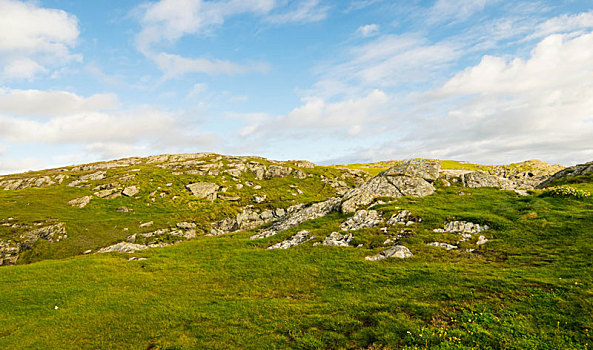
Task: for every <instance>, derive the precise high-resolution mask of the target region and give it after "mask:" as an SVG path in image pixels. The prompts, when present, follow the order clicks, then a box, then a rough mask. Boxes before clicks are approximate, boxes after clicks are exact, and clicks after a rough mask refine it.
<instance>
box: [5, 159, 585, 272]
mask: <svg viewBox="0 0 593 350" xmlns="http://www.w3.org/2000/svg"><path fill="white" fill-rule="evenodd" d="M386 164H389V167H388V168H386V169H385V170H384V171H382V172H380V173H379V174H378V175H376V176H374V177H371V176H370V175H369V174H368V173H367V172H365V171H364V170H360V169H351V168H343V167H321V166H316V165H315V164H313V163H311V162H308V161H302V160H298V161H297V160H295V161H286V162H280V161H273V160H268V159H264V158H260V157H234V156H224V155H218V154H213V153H196V154H182V155H158V156H150V157H145V158H141V157H133V158H126V159H120V160H115V161H109V162H99V163H93V164H86V165H78V166H71V167H63V168H58V169H51V170H47V171H41V172H31V173H25V174H15V175H8V176H3V177H0V188H3V189H4V191H9V192H15V193H17V192H18V193H21V192H22V193H23V194H26V195H28V196H35V195H36V194H39V193H42V192H38V191H40V190H42V189H47V191H48V192H47V193H48V194H53V195H52V196H53V197H52V198H51V199H49V200H50V203H48V202H43V203H40V202H37V205H39V206H48V205H50V206H51V207H55V206H57V207H59V209H58V211H56V212H53V213H50V214H49V215H48V214H47V212H45V210H43V209H41V208H40V209H39V213H37V214H38V215H37V218H36V221H35V222H27V220H26V219H22V218H18V217H17V218H15V217H6V218H1V217H0V221H2V220H3V221H2V222H1V225H2V226H0V227H4V228H5V229H3V230H0V265H2V264H4V265H6V264H14V263H16V262H17V261H19V257H20V256H21V254H22V253H23V252H24V253H27V252H28V253H29V255H27V254H25V255H26V257H27V258H26V259H24V260H22V259H21V261H29V260H31V258H32V257H33V256H36V255H39V253H38V252H37V253H35V250H36V249H41V250H47V251H49V252H55V251H56V250H63V247H64V246H65V245H68V242H69V244H70V246H69V247H68V249H65V250H67V251H68V252H67V253H64V254H65V255H70V254H83V253H84V254H88V253H94V252H100V253H102V252H112V251H120V252H134V251H137V250H142V249H146V248H149V247H160V246H165V245H169V244H174V243H176V242H180V241H184V240H188V239H193V238H196V237H198V236H201V235H222V234H227V233H232V232H241V231H245V230H254V229H257V228H258V227H260V226H263V227H265V228H263V229H260V230H258V231H256V232H255V233H254V234H253V235H252V236H251V239H252V240H255V239H262V238H268V237H272V236H275V235H276V234H278V233H281V232H284V231H287V230H291V229H293V228H297V227H299V226H300V225H302V224H304V223H305V222H308V221H310V220H314V219H319V218H322V217H324V216H327V215H329V214H332V213H343V214H345V215H348V214H349V213H354V217H353V218H354V219H355V222H357V224H352V225H353V227H357V228H358V229H359V228H366V227H372V226H376V224H378V223H380V222H390V221H389V220H391V221H393V220H395V219H393V218H391V219H389V218H383V217H378V216H377V213H376V212H373V211H370V212H369V211H368V209H369V208H370V207H372V206H373V205H376V204H380V203H383V200H384V199H388V198H400V197H405V196H410V197H423V196H428V195H431V194H433V193H434V192H435V186H445V187H446V186H452V185H455V186H462V187H466V188H479V187H496V188H500V189H503V190H514V191H517V193H519V194H521V195H527V192H526V190H533V189H535V188H537V187H539V186H543V184H545V183H546V182H549V181H550V179H554V178H559V177H562V176H566V174H582V173H587V172H588V171H589V170H590V168H591V166H588V165H583V166H578V167H577V168H575V170H574V171H570V170H569V169H566V170H561V169H562V167H560V166H551V165H548V164H546V163H544V162H541V161H527V162H524V163H517V164H512V165H511V166H494V167H490V168H487V169H485V170H476V169H447V168H442V167H441V163H440V162H439V161H437V160H426V159H410V160H404V161H397V162H390V163H386ZM363 168H364V167H363ZM558 170H561V171H560V172H558ZM23 191H25V192H23ZM31 191H33V192H31ZM44 193H45V192H44ZM55 201H58V202H59V203H54V202H55ZM29 204H30V203H29ZM29 204H28V205H29ZM68 208H71V209H68ZM171 211H174V212H175V214H173V215H166V213H168V212H171ZM99 212H100V213H102V214H99V215H102V217H101V218H99V220H98V221H99V223H100V225H99V226H102V227H101V229H100V230H104V229H106V226H108V225H111V224H107V222H108V221H110V220H111V221H112V223H116V225H115V227H114V228H113V229H110V233H109V234H107V235H101V236H102V237H90V238H89V236H88V235H89V234H90V233H87V232H82V231H81V229H80V225H81V224H82V225H84V221H85V220H90V216H93V215H95V214H98V213H99ZM14 216H17V215H14ZM21 216H22V215H21ZM78 216H80V217H78ZM396 216H397V215H396ZM73 217H74V218H75V219H72V218H73ZM77 217H78V218H77ZM138 218H141V220H138ZM388 219H389V220H388ZM95 220H96V219H95ZM103 220H105V222H103ZM68 221H70V222H68ZM396 221H397V220H396ZM45 222H47V223H45ZM52 222H58V223H57V224H51V223H52ZM370 222H371V223H375V224H370ZM407 222H414V221H409V220H407V221H406V220H403V223H404V224H406V223H407ZM33 225H38V226H43V227H46V228H42V229H41V231H39V230H40V229H33V228H32V226H33ZM118 227H119V228H118ZM43 230H46V231H47V232H46V231H43ZM69 234H70V238H68V237H69ZM332 235H333V236H332ZM64 239H66V241H64ZM39 240H41V241H43V242H45V243H44V244H35V243H36V242H37V241H39ZM294 241H295V242H298V244H300V243H303V242H305V241H307V239H305V236H304V234H302V233H301V236H299V237H297V238H295V239H294ZM346 241H347V239H346V238H345V236H340V235H339V234H338V233H335V232H334V233H332V234H331V235H330V236H328V237H325V241H324V242H326V243H324V244H329V245H343V242H346ZM392 241H394V242H395V240H392ZM89 242H91V243H90V244H89ZM336 242H342V243H339V244H338V243H336ZM50 243H51V244H50ZM48 244H50V246H53V245H55V246H56V247H53V248H48ZM282 246H283V247H287V246H291V244H284V245H282ZM58 247H61V248H58ZM398 251H400V250H398ZM48 254H49V253H48ZM40 255H41V256H43V254H40ZM403 255H406V254H403Z"/></svg>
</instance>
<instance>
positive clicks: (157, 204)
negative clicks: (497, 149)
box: [0, 154, 593, 349]
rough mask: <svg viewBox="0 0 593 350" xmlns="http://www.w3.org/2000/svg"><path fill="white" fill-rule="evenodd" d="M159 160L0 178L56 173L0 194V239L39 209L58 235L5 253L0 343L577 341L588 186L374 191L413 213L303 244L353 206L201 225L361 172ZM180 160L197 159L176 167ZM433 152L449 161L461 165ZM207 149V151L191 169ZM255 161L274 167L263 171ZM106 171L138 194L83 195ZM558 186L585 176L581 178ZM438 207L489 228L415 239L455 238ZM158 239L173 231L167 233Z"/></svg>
mask: <svg viewBox="0 0 593 350" xmlns="http://www.w3.org/2000/svg"><path fill="white" fill-rule="evenodd" d="M172 157H173V158H174V156H171V157H169V158H167V159H166V160H162V158H161V159H159V158H157V159H156V161H155V159H132V160H125V161H121V162H119V163H118V162H114V163H112V164H119V165H118V166H113V167H107V168H104V166H105V165H102V164H105V163H99V164H95V165H92V166H77V167H68V168H65V169H54V170H48V171H43V172H35V173H27V174H20V175H10V176H4V177H2V178H0V181H8V180H14V179H20V178H24V177H26V178H38V177H44V176H49V177H50V178H51V179H52V181H54V177H55V176H58V175H67V176H68V177H67V178H66V179H64V180H63V181H62V183H61V184H59V183H58V181H55V182H56V183H55V184H51V185H47V182H44V184H43V185H42V186H40V187H35V188H31V187H28V188H24V189H18V190H6V191H0V223H2V225H0V239H1V240H3V241H8V240H12V241H13V242H14V241H18V240H23V239H26V237H25V238H21V235H23V233H24V232H28V231H30V230H31V229H35V228H36V227H45V226H46V225H49V224H54V223H63V224H64V225H65V230H66V233H67V237H65V238H62V239H60V240H59V241H58V242H55V241H54V242H49V241H47V240H44V239H39V240H38V241H36V242H35V244H33V246H32V247H31V248H30V249H26V250H24V251H23V252H22V254H21V256H20V257H19V259H18V260H17V265H14V266H2V267H0V347H1V348H6V349H41V348H43V349H81V348H85V349H107V348H108V349H202V348H211V349H229V348H242V349H243V348H247V349H267V348H297V349H324V348H329V349H401V348H403V349H426V348H429V349H587V348H589V347H591V335H590V333H591V329H592V327H593V317H591V315H593V268H592V267H593V266H592V265H593V262H592V260H591V252H592V251H593V239H592V238H593V236H592V235H593V200H592V199H591V198H590V197H588V198H581V199H577V198H572V197H555V196H550V195H547V193H546V192H545V191H539V190H538V191H532V192H531V195H529V196H521V195H519V194H517V193H515V192H513V191H501V190H498V189H495V188H465V187H461V186H460V185H459V184H456V183H452V184H451V186H445V185H444V184H442V183H439V182H436V192H435V193H434V194H433V195H430V196H427V197H422V198H412V197H404V198H397V199H387V198H385V199H384V200H383V204H378V205H376V206H374V207H373V208H372V209H374V210H377V211H379V212H380V213H381V215H382V216H383V217H384V218H389V217H391V216H392V215H394V214H397V213H398V212H400V211H401V210H402V209H406V210H409V211H411V212H412V214H413V215H414V216H415V217H417V218H421V221H420V220H416V221H417V222H415V223H412V224H411V225H409V226H401V225H400V226H398V225H388V224H386V223H385V222H383V223H380V224H378V225H377V226H375V227H371V228H365V229H361V230H357V231H352V233H353V240H352V244H351V247H331V246H323V245H313V244H314V243H316V242H320V241H322V240H323V238H324V237H326V236H327V235H329V234H330V233H331V232H334V231H340V224H342V223H343V222H344V221H345V220H347V219H348V218H349V217H351V216H352V214H343V213H340V212H336V213H333V214H330V215H327V216H325V217H322V218H319V219H315V220H311V221H307V222H305V223H304V224H302V225H300V226H297V227H294V228H292V229H290V230H287V231H284V232H281V233H279V234H277V235H275V236H272V237H269V238H265V239H261V240H249V237H250V236H251V235H252V234H253V233H254V232H256V231H257V230H256V229H252V230H247V231H238V232H232V233H227V234H224V235H221V236H211V235H209V232H210V228H211V224H212V223H213V222H217V221H218V220H222V219H224V218H226V217H229V216H233V215H236V214H237V213H240V212H241V211H242V210H246V209H249V210H255V211H258V212H263V211H265V210H271V209H276V208H288V207H290V206H292V205H296V204H298V203H303V204H306V203H311V202H317V201H322V200H324V199H326V198H328V197H331V196H336V195H338V194H339V193H341V192H343V191H345V190H347V189H349V188H352V187H354V186H356V185H357V184H359V183H361V182H362V181H364V179H367V178H368V176H365V175H364V174H362V173H360V172H357V171H352V170H347V169H342V168H336V167H311V165H310V164H306V163H297V162H272V161H268V160H265V159H261V158H236V157H222V156H219V155H212V154H210V155H200V156H199V157H194V158H188V159H184V160H179V161H177V160H172V159H173V158H172ZM188 160H193V161H196V160H199V161H200V162H203V163H192V164H190V165H189V166H187V167H185V166H184V165H181V163H186V164H189V163H187V162H188ZM153 161H154V162H153ZM249 162H255V163H259V164H261V165H263V166H264V167H265V168H266V170H264V173H261V172H259V171H258V170H257V169H261V168H260V167H259V166H256V165H255V164H254V165H253V167H252V168H253V169H255V170H252V169H251V168H246V169H245V170H242V171H240V173H237V172H234V171H233V169H237V166H235V165H233V164H238V163H246V164H247V163H249ZM443 163H444V164H445V166H444V167H449V168H450V169H454V168H455V167H457V166H462V167H465V166H468V167H470V168H471V167H473V165H465V164H462V165H460V164H459V163H451V164H448V163H447V162H443ZM443 163H442V164H443ZM121 164H127V165H121ZM171 164H174V165H171ZM208 164H221V165H220V166H218V165H217V166H216V167H214V168H212V167H209V168H208V169H207V170H204V169H205V168H206V167H205V165H208ZM120 165H121V166H120ZM271 165H274V166H278V167H281V168H285V170H279V169H276V168H274V167H272V169H276V170H274V171H269V170H270V166H271ZM383 165H387V164H383ZM383 165H381V166H376V164H375V165H369V167H368V168H369V169H378V168H381V167H382V166H383ZM350 167H351V168H354V169H363V170H365V167H364V166H361V165H352V166H350ZM387 167H389V165H387V166H386V168H387ZM239 168H241V167H240V166H239ZM288 168H289V169H290V170H286V169H288ZM477 168H479V166H476V168H475V169H477ZM97 171H105V174H104V177H103V178H101V179H97V180H88V181H86V182H80V183H78V184H77V185H76V186H68V185H69V184H70V183H72V182H73V181H77V180H80V178H81V177H83V176H85V175H88V174H94V173H96V172H97ZM204 171H206V173H204ZM198 172H201V173H204V174H203V175H198V174H197V173H198ZM371 172H372V171H371ZM231 173H232V174H231ZM131 175H134V176H131ZM122 179H123V180H127V181H123V180H122ZM116 182H117V183H118V185H115V188H122V189H123V188H127V187H130V186H136V187H137V188H139V189H140V191H139V193H138V194H136V195H134V196H132V197H128V196H125V195H121V196H117V197H116V198H112V199H102V198H98V197H97V196H96V195H94V193H95V192H97V191H100V189H98V188H101V186H105V185H108V184H113V183H116ZM195 182H209V183H215V184H217V185H219V186H221V187H223V188H224V187H226V191H225V192H223V191H222V188H221V189H220V190H219V191H218V194H217V195H218V197H217V198H216V199H214V200H213V201H210V200H208V199H206V198H198V197H196V196H195V195H193V194H192V192H191V191H190V190H188V189H187V188H186V186H187V185H188V184H190V183H195ZM339 182H342V183H341V184H340V183H339ZM168 184H170V185H168ZM238 184H240V185H242V186H237V185H238ZM258 185H259V186H261V188H258V189H256V186H258ZM570 186H573V187H574V188H576V189H580V190H584V191H590V192H591V191H593V183H591V182H590V181H586V180H583V181H580V180H579V181H574V182H573V183H572V184H571V185H570ZM297 189H298V190H297ZM160 193H165V195H161V194H160ZM263 194H265V195H266V197H265V199H264V200H263V201H259V199H257V198H260V199H261V198H262V195H263ZM89 195H90V196H93V198H92V199H91V200H90V202H89V203H88V205H86V206H85V207H83V208H78V207H73V206H71V205H69V204H68V202H69V201H71V200H72V199H76V198H80V197H83V196H89ZM236 197H239V198H240V199H238V200H237V199H236ZM256 197H257V198H256ZM225 198H227V199H225ZM228 198H231V199H232V200H229V199H228ZM153 199H154V200H153ZM258 201H259V202H258ZM250 206H252V207H250ZM118 208H127V209H133V211H128V212H122V211H118V210H117V209H118ZM151 221H152V222H153V224H152V225H150V226H143V227H140V225H142V224H145V223H148V222H151ZM451 221H467V222H473V223H477V224H480V225H487V226H488V227H489V229H488V230H487V231H484V232H483V234H484V235H485V236H486V237H487V239H488V242H487V243H486V244H483V245H480V246H477V245H476V244H475V243H476V239H477V237H472V238H471V239H470V240H468V241H465V242H461V243H459V249H453V250H446V249H444V248H441V247H434V246H429V245H428V243H430V242H434V241H439V242H443V243H448V244H456V242H457V240H458V235H457V234H454V233H450V232H435V229H437V231H438V229H439V228H443V225H444V224H445V223H447V222H451ZM180 222H191V223H194V224H195V225H196V229H195V230H196V233H197V237H196V238H195V239H191V240H188V241H185V240H181V241H180V242H178V243H176V244H172V245H170V246H166V247H163V248H154V249H147V250H142V251H139V252H135V253H133V254H125V253H107V254H87V255H83V252H85V251H87V250H91V251H92V253H94V252H96V251H97V250H98V249H99V248H101V247H105V246H108V245H110V244H114V243H117V242H120V241H122V240H125V239H127V238H128V237H129V236H130V235H132V234H142V233H147V232H151V231H155V230H157V229H162V228H172V227H175V226H176V225H177V223H180ZM402 227H405V228H404V229H402ZM301 230H308V231H310V232H311V235H314V236H315V237H316V238H315V239H313V240H312V241H310V242H307V243H305V244H302V245H300V246H297V247H293V248H290V249H286V250H283V249H275V250H269V249H266V248H267V247H269V246H270V245H272V244H274V243H277V242H280V241H283V240H284V239H287V238H289V237H291V236H292V235H294V234H295V233H297V232H299V231H301ZM402 232H403V233H402ZM395 235H401V236H402V237H401V239H400V240H399V243H398V244H401V245H403V246H406V247H408V248H409V250H410V251H411V252H412V253H413V254H414V255H413V256H412V257H410V258H407V259H399V258H392V259H385V260H382V261H367V260H365V257H366V256H369V255H372V254H375V253H378V252H381V251H382V250H384V249H385V247H386V244H385V241H386V239H388V238H390V237H394V236H395ZM159 239H160V240H161V242H163V243H173V242H175V241H176V240H177V239H178V238H176V237H172V236H170V235H169V236H167V235H163V236H162V237H160V238H159ZM471 249H474V250H473V251H471V252H470V251H468V250H471ZM131 257H133V258H136V259H133V260H130V258H131Z"/></svg>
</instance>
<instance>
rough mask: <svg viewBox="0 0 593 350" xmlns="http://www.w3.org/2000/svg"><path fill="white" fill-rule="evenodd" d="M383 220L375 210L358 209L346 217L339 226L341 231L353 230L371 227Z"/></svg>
mask: <svg viewBox="0 0 593 350" xmlns="http://www.w3.org/2000/svg"><path fill="white" fill-rule="evenodd" d="M382 222H383V218H382V217H381V215H380V214H379V212H378V211H376V210H359V211H357V212H356V213H355V214H354V215H352V216H351V217H349V218H348V219H346V221H344V222H343V223H342V224H341V225H340V228H341V229H342V231H354V230H360V229H364V228H371V227H375V226H377V225H379V224H380V223H382Z"/></svg>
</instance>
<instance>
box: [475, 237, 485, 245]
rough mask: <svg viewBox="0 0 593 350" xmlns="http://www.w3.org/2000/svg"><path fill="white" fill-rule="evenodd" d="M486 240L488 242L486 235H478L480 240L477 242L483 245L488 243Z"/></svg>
mask: <svg viewBox="0 0 593 350" xmlns="http://www.w3.org/2000/svg"><path fill="white" fill-rule="evenodd" d="M486 242H488V239H487V238H486V236H480V237H478V241H477V242H476V244H477V245H482V244H486Z"/></svg>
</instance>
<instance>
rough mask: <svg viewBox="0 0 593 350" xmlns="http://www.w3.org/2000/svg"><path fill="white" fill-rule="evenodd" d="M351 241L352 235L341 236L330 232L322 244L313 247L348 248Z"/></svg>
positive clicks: (318, 243)
mask: <svg viewBox="0 0 593 350" xmlns="http://www.w3.org/2000/svg"><path fill="white" fill-rule="evenodd" d="M351 240H352V233H348V234H341V233H339V232H332V233H331V234H330V235H329V236H327V237H325V239H324V240H323V242H317V243H315V244H313V245H327V246H332V247H349V246H350V241H351Z"/></svg>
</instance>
